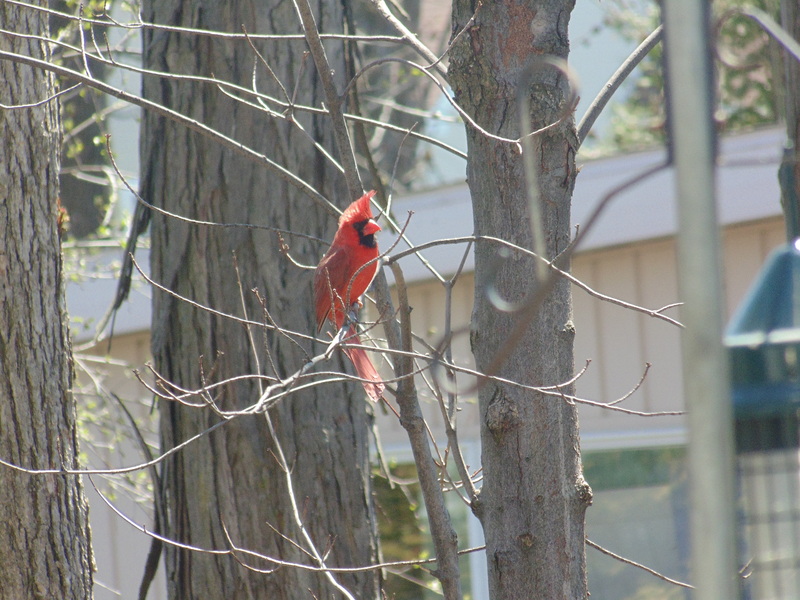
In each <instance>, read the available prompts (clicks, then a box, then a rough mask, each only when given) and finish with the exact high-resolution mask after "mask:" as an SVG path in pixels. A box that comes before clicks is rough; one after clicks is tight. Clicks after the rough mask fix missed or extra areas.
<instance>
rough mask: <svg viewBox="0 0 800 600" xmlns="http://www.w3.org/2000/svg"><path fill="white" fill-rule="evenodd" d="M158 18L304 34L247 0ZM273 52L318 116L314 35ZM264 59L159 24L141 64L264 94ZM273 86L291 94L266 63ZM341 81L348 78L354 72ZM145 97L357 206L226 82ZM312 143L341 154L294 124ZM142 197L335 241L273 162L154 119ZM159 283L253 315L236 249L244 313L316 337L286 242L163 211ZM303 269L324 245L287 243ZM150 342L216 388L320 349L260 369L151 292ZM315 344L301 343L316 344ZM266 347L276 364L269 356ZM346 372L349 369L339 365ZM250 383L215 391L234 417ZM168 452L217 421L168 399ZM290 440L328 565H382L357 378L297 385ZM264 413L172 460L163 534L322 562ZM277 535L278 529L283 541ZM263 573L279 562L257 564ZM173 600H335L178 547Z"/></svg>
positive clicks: (147, 83)
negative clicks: (306, 535) (308, 547)
mask: <svg viewBox="0 0 800 600" xmlns="http://www.w3.org/2000/svg"><path fill="white" fill-rule="evenodd" d="M314 10H315V13H316V15H317V23H318V27H319V29H320V30H324V31H325V32H327V33H330V32H336V31H338V32H341V30H342V23H343V18H342V14H341V11H342V5H341V4H339V3H330V2H315V3H314ZM142 16H143V18H144V20H145V21H150V22H154V23H161V24H168V25H179V26H183V27H191V28H199V29H213V30H222V31H229V32H239V31H241V28H242V24H244V25H245V26H246V28H247V31H248V32H250V33H287V32H297V31H298V30H299V27H298V17H297V13H296V11H295V9H294V7H293V5H292V3H278V2H270V3H259V2H254V1H250V0H240V1H237V2H217V1H214V0H207V1H200V2H193V3H191V6H189V5H187V4H186V3H185V2H182V1H180V0H168V1H164V0H150V1H146V2H144V3H143V13H142ZM258 48H259V51H260V52H261V53H262V54H263V56H264V58H265V59H266V61H267V62H268V64H269V65H270V67H271V69H272V70H273V71H274V72H275V74H276V75H277V77H278V78H280V80H281V82H282V83H283V85H284V86H285V87H286V89H287V90H288V94H289V95H290V96H291V95H292V94H293V91H294V89H295V87H296V88H297V98H296V100H297V102H298V103H300V104H304V105H315V106H320V104H321V102H320V100H321V98H322V91H321V89H320V87H319V80H318V78H317V76H316V73H315V70H314V66H313V64H312V63H311V61H310V60H307V61H305V63H304V56H303V53H304V51H305V50H306V45H305V43H304V42H302V41H292V42H287V41H269V42H259V43H258ZM326 50H327V55H328V58H329V60H330V62H331V65H332V69H333V70H334V71H335V76H336V77H337V78H341V77H342V76H343V74H344V73H345V64H344V58H343V57H344V52H343V47H342V44H341V42H336V43H327V42H326ZM253 63H254V54H253V51H252V50H251V49H250V47H249V45H248V43H247V42H246V41H244V40H238V41H232V40H220V39H214V38H209V37H204V36H200V35H192V34H186V33H177V32H167V31H154V30H145V32H144V65H145V67H146V68H151V69H157V70H162V71H168V72H172V73H183V74H196V75H201V76H206V77H209V76H212V75H213V76H215V77H218V78H220V79H225V80H228V81H233V82H235V83H238V84H239V85H243V86H249V85H250V84H251V78H252V73H253ZM258 79H259V89H260V90H261V91H263V92H265V93H267V94H271V95H273V96H277V97H282V94H283V92H281V90H280V89H279V88H278V86H277V85H276V84H275V81H274V79H272V78H271V77H270V75H268V74H267V73H266V71H265V69H264V68H263V67H262V66H259V67H258ZM340 80H341V79H340ZM143 93H144V96H145V97H146V98H147V99H149V100H154V101H156V102H159V103H162V104H165V105H167V106H169V107H170V108H173V109H176V110H178V111H180V112H182V113H184V114H186V115H189V116H191V117H193V118H195V119H197V120H199V121H202V122H203V123H205V124H206V125H209V126H211V127H213V128H215V129H217V130H219V131H221V132H223V133H225V134H226V135H229V136H231V137H233V138H235V139H237V140H239V141H241V142H242V143H244V144H246V145H248V146H250V147H252V148H254V149H256V150H257V151H259V152H263V153H265V154H266V155H268V156H269V157H271V158H273V159H274V160H275V161H276V162H278V163H280V164H282V165H285V166H286V168H287V169H289V170H290V171H292V172H294V173H295V174H297V175H298V176H300V177H302V178H303V179H305V180H306V181H307V182H308V183H310V184H311V185H312V186H314V187H315V188H316V189H317V190H319V191H321V192H322V193H323V194H324V195H325V196H326V197H328V198H330V199H331V200H333V201H334V202H336V203H337V204H338V205H339V206H342V207H343V206H345V205H346V204H348V203H349V202H350V200H351V199H350V198H349V197H348V194H347V192H346V188H345V186H344V178H343V177H342V176H341V174H340V173H338V172H337V171H336V170H335V169H334V168H332V167H331V165H330V164H329V163H328V162H326V160H325V159H324V158H323V157H322V156H321V154H320V153H319V152H317V151H316V150H315V149H314V147H313V145H312V144H311V142H310V140H309V139H308V137H307V136H306V135H304V134H302V133H300V132H299V131H298V129H297V128H296V127H294V126H292V125H291V124H290V123H288V122H286V121H278V120H274V119H272V118H270V117H268V116H267V115H266V114H264V113H261V112H258V111H256V110H254V109H253V108H251V107H247V106H245V105H243V104H241V103H237V102H235V101H233V100H232V99H231V98H229V97H226V96H225V95H223V94H221V93H220V92H219V90H217V89H216V87H215V86H213V85H209V84H197V83H191V82H187V81H185V80H183V81H178V80H168V79H161V78H157V77H145V79H144V83H143ZM294 118H295V119H297V120H299V121H300V122H301V123H302V125H303V126H304V128H305V131H306V132H308V134H309V135H311V136H313V138H314V139H315V140H316V141H318V142H319V143H320V144H321V145H322V146H324V147H325V148H327V149H328V150H329V151H330V152H333V154H336V153H335V151H333V147H334V144H333V135H332V131H331V128H330V126H329V123H328V122H327V121H326V119H325V118H324V117H321V116H317V117H314V118H311V117H309V116H308V115H305V114H303V113H300V112H298V113H296V114H295V115H294ZM142 140H143V142H142V149H141V153H142V165H143V179H142V184H141V188H142V196H143V197H144V198H145V199H146V200H148V201H151V202H153V203H155V204H157V205H159V206H161V207H163V208H165V209H167V210H169V211H171V212H174V213H177V214H180V215H184V216H187V217H191V218H195V219H202V220H206V221H216V222H220V223H252V224H260V225H267V226H270V227H277V228H281V229H284V230H291V231H297V232H302V233H306V234H310V235H312V236H318V237H319V238H321V239H331V238H332V237H333V232H334V230H335V227H336V220H335V218H333V217H331V215H329V214H328V213H327V212H326V211H325V210H323V209H321V208H320V207H319V206H318V205H316V204H315V203H314V202H313V201H312V200H311V199H310V198H309V197H308V196H306V195H304V194H302V193H300V192H298V191H297V190H296V189H295V188H293V187H292V186H290V185H288V184H287V183H286V182H285V181H283V180H282V179H280V178H279V177H277V176H275V175H274V174H273V173H271V172H270V171H269V170H268V169H266V168H265V167H264V166H262V165H256V164H254V163H251V162H249V161H247V159H244V158H242V157H241V156H239V155H236V154H234V153H232V152H231V151H229V150H226V149H224V148H223V147H221V146H220V145H219V144H217V143H215V142H210V141H208V140H206V139H204V138H202V137H201V136H199V135H197V134H195V133H192V132H190V131H188V130H186V129H185V128H183V127H182V126H178V125H175V124H173V123H171V122H169V121H167V120H165V119H163V118H161V117H158V116H154V115H152V114H146V115H145V116H144V119H143V128H142ZM151 239H152V254H151V269H152V275H153V277H154V278H155V279H156V280H157V281H158V282H159V283H161V284H163V285H164V286H166V287H168V288H169V289H171V290H174V291H175V292H177V293H178V294H181V295H183V296H186V297H188V298H191V299H192V300H194V301H197V302H199V303H200V304H203V305H206V306H210V307H213V308H215V309H216V310H220V311H224V312H227V313H232V314H235V315H238V316H240V317H241V316H243V310H242V303H243V301H242V299H241V298H240V292H239V283H238V281H237V274H236V272H235V271H234V254H235V255H236V258H237V260H238V270H239V277H240V278H241V287H242V289H243V295H244V303H245V304H246V306H247V311H248V316H249V318H251V319H255V320H259V321H260V320H262V319H264V318H265V316H264V312H263V310H262V308H261V306H259V304H258V302H256V298H255V296H254V294H253V293H252V292H251V290H252V289H253V288H257V289H258V291H259V293H260V294H261V296H262V297H263V298H264V300H265V306H266V308H267V309H268V310H269V311H270V315H271V317H272V318H273V319H275V321H276V322H277V323H278V324H279V325H281V326H282V327H286V328H289V329H291V330H295V331H299V332H304V333H307V334H313V333H314V330H315V325H314V316H313V315H314V311H313V309H312V305H311V277H312V276H311V273H312V272H311V271H304V270H301V269H299V268H297V267H296V266H294V265H292V264H291V263H290V262H289V261H288V260H287V259H286V258H285V257H284V256H283V255H282V254H281V252H280V248H279V243H278V239H277V236H276V234H275V233H273V232H265V231H257V230H253V229H247V228H243V227H240V228H225V229H223V228H212V227H206V226H198V225H190V224H187V223H185V222H181V221H179V220H176V219H172V218H166V217H164V216H163V215H159V214H155V213H154V214H153V217H152V232H151ZM286 241H287V242H288V243H289V244H290V245H291V254H292V256H293V258H295V259H296V260H298V261H299V262H300V263H304V264H307V265H314V264H316V262H317V261H318V259H319V257H320V256H321V255H322V254H323V252H324V251H325V247H324V246H323V245H321V244H319V243H316V242H313V241H309V240H308V239H306V238H302V237H291V236H287V237H286ZM153 311H154V313H153V328H152V331H153V336H154V337H153V342H152V349H153V354H154V358H155V364H156V368H157V369H158V371H159V373H160V374H162V375H163V376H164V377H165V378H167V379H168V380H170V381H173V382H175V383H176V384H178V385H180V386H182V387H183V388H187V389H193V388H198V387H200V386H202V384H203V379H202V377H203V375H205V377H207V379H208V381H209V382H210V381H220V380H223V379H226V378H228V377H233V376H239V375H246V374H254V373H258V372H263V373H266V374H269V375H275V372H274V371H275V370H277V374H278V376H280V377H285V376H286V375H288V374H290V373H292V372H293V371H295V370H296V369H298V368H299V367H300V366H301V365H302V364H303V362H304V361H305V360H306V358H307V357H306V354H305V352H311V351H312V350H313V351H314V352H318V351H320V350H321V348H320V347H319V346H317V347H315V348H312V347H311V345H310V344H309V343H308V342H307V341H305V340H300V344H299V345H296V344H295V342H294V341H292V340H290V339H288V338H287V337H284V336H283V335H281V334H278V333H275V332H274V331H269V332H265V331H263V330H261V329H258V328H256V329H255V330H254V332H253V337H254V340H255V346H256V349H255V351H256V353H257V354H258V361H256V359H255V358H254V355H253V352H254V351H253V348H251V346H250V341H249V339H248V335H247V332H246V331H245V329H244V328H243V326H242V325H241V324H240V323H235V322H232V321H230V320H228V319H225V318H221V317H219V316H215V315H212V314H210V313H208V312H204V311H203V310H199V309H197V308H195V307H192V306H190V305H188V304H186V303H184V302H181V301H178V300H176V299H174V298H173V297H171V296H169V295H167V294H165V293H161V292H158V291H154V298H153ZM301 346H302V348H301ZM265 349H267V350H268V352H269V357H267V356H266V354H265ZM336 368H344V367H343V365H342V364H341V363H339V364H338V365H336ZM258 396H259V394H258V388H257V386H256V384H255V383H254V381H252V380H247V381H245V380H242V381H239V382H237V383H234V384H229V385H226V386H224V387H223V388H222V389H218V390H216V392H215V400H216V401H217V402H218V403H219V404H220V405H221V406H222V407H223V408H224V409H226V410H231V409H237V408H243V407H245V406H247V405H249V404H251V403H253V402H254V401H255V400H256V399H257V398H258ZM160 406H161V430H162V442H163V447H164V449H167V448H171V447H173V446H174V445H175V444H177V443H179V442H182V441H184V440H186V439H187V438H189V437H190V436H193V435H195V434H196V433H198V432H200V431H203V430H205V429H206V428H207V427H209V426H210V425H212V424H214V423H216V422H217V421H218V418H217V417H216V416H214V415H213V414H212V412H211V411H210V410H207V409H203V408H187V407H185V406H181V405H179V404H177V403H176V402H165V401H161V403H160ZM271 415H272V419H273V422H274V423H275V427H276V429H277V432H278V437H279V438H280V443H281V444H282V446H283V450H284V452H285V454H286V457H287V460H288V462H289V465H290V467H291V469H292V471H291V473H292V477H293V484H294V486H295V491H296V496H297V501H298V503H299V505H300V510H301V511H302V515H303V518H304V519H305V523H306V525H307V527H308V529H309V531H310V533H311V536H312V537H313V539H314V540H315V542H316V545H317V547H318V548H319V550H320V552H321V553H322V552H325V551H326V550H328V549H330V554H329V556H328V558H327V564H328V565H329V566H351V565H366V564H370V562H372V561H374V560H376V558H377V537H376V525H375V520H374V515H373V512H372V499H371V487H370V485H371V484H370V479H369V463H368V459H369V456H368V439H367V431H368V428H367V425H368V422H367V416H366V412H365V402H364V397H363V391H362V389H361V386H360V385H357V384H356V385H351V384H347V385H344V384H333V385H328V386H326V387H323V388H319V387H318V388H315V389H312V390H307V391H302V392H297V393H295V394H293V395H292V396H291V397H289V398H286V399H285V400H283V402H282V404H281V405H280V406H279V407H278V408H276V409H275V410H273V411H271ZM275 455H276V452H275V447H274V441H273V440H272V439H271V438H270V435H269V433H268V431H267V428H266V426H265V421H264V418H263V417H247V418H241V419H239V420H237V421H234V422H232V423H229V424H227V425H226V426H225V427H223V428H221V429H218V430H216V431H215V432H213V433H211V434H210V435H208V436H206V437H204V438H203V439H201V440H200V441H198V442H196V443H194V444H192V445H190V446H189V447H187V448H185V449H184V450H182V451H181V452H179V453H177V454H176V455H175V456H174V457H172V458H171V459H170V460H169V461H168V462H167V463H166V464H165V466H164V472H163V477H162V479H163V482H164V483H163V490H162V497H163V503H164V507H165V509H166V511H165V517H166V519H165V523H164V534H165V535H167V536H168V537H170V538H173V539H176V540H179V541H181V542H188V543H191V544H194V545H196V546H200V547H205V548H217V549H219V548H227V547H228V543H227V541H226V535H225V533H224V531H223V525H224V527H226V528H227V531H228V532H229V534H230V536H231V538H232V539H233V541H234V542H235V543H236V544H237V545H238V546H240V547H244V548H247V549H250V550H254V551H257V552H261V553H264V554H268V555H272V556H276V557H280V558H281V559H284V560H289V561H296V562H303V563H307V564H308V563H310V562H311V561H310V560H309V558H308V556H306V555H304V554H303V553H302V552H300V551H298V550H297V549H296V548H295V547H294V546H293V544H292V543H290V542H288V541H287V540H285V539H282V538H281V537H280V535H278V534H277V533H276V531H277V532H280V533H282V534H284V535H286V536H288V538H289V539H291V540H296V541H298V542H300V543H302V538H301V535H300V533H299V532H298V530H297V528H296V527H295V525H294V523H293V519H292V511H291V508H290V506H289V501H288V495H287V485H286V480H285V476H284V473H283V472H282V471H281V470H280V468H279V467H278V465H277V462H276V459H275ZM273 528H274V530H273ZM248 562H250V563H253V564H254V566H257V567H260V568H271V567H274V565H271V564H267V563H259V562H258V561H254V559H249V561H248ZM166 568H167V578H168V586H169V595H170V597H171V598H250V599H255V598H269V599H271V600H272V599H280V598H301V597H302V598H311V597H316V598H330V597H332V594H333V591H332V588H331V584H330V583H329V582H327V581H326V579H325V577H324V576H323V575H322V574H320V573H315V572H311V571H307V570H300V569H295V568H287V567H284V568H280V569H278V570H276V572H274V573H273V574H270V575H265V574H256V573H253V572H250V571H247V570H245V569H244V568H242V567H241V566H240V565H238V564H237V563H236V562H235V561H234V560H233V559H232V558H231V557H230V556H211V555H204V554H199V553H194V552H190V551H186V550H180V549H177V548H174V547H170V546H167V549H166ZM337 577H338V578H339V580H340V581H341V582H342V583H343V584H344V585H345V586H346V587H347V588H348V589H349V590H351V591H352V593H353V594H354V595H355V596H356V597H358V598H376V597H377V596H378V593H379V586H380V576H379V574H378V573H376V572H361V573H353V574H347V575H337Z"/></svg>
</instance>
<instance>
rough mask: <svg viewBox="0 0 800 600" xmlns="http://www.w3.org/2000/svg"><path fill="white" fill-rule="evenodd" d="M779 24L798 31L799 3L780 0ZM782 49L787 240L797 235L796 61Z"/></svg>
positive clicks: (799, 77)
mask: <svg viewBox="0 0 800 600" xmlns="http://www.w3.org/2000/svg"><path fill="white" fill-rule="evenodd" d="M781 25H782V26H783V28H784V29H785V30H786V31H788V32H789V34H790V35H791V36H792V37H793V38H794V39H798V37H797V36H798V35H800V7H798V6H797V2H796V1H795V0H782V1H781ZM781 50H782V59H783V69H784V85H783V93H784V95H785V107H786V108H785V111H786V112H785V115H784V118H785V121H786V138H787V140H789V147H788V149H787V153H786V155H785V157H784V161H785V162H784V164H783V166H782V172H781V177H780V179H781V204H782V205H783V212H784V213H785V214H786V227H787V233H788V237H789V239H790V240H791V239H792V238H794V237H797V236H800V161H798V160H797V157H798V153H800V63H799V62H798V61H797V59H796V58H795V57H793V56H792V55H790V54H789V53H788V52H786V51H784V50H783V49H781Z"/></svg>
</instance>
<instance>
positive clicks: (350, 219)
mask: <svg viewBox="0 0 800 600" xmlns="http://www.w3.org/2000/svg"><path fill="white" fill-rule="evenodd" d="M375 193H376V192H375V190H372V191H369V192H367V193H366V194H364V195H363V196H361V198H359V199H358V200H356V201H355V202H353V203H352V204H351V205H350V206H348V207H347V210H345V211H344V212H343V213H342V216H341V217H339V225H340V226H341V225H342V223H358V222H359V221H366V220H368V219H371V218H372V206H370V203H369V201H370V200H371V199H372V197H373V196H374V195H375Z"/></svg>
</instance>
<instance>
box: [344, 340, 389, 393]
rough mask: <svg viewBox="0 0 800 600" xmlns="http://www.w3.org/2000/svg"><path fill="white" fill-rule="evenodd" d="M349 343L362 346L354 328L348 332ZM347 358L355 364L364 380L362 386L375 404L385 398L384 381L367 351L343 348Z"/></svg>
mask: <svg viewBox="0 0 800 600" xmlns="http://www.w3.org/2000/svg"><path fill="white" fill-rule="evenodd" d="M347 341H348V342H350V343H351V344H360V343H361V340H360V339H359V337H358V334H357V333H356V330H355V329H354V328H353V327H350V328H349V329H348V330H347ZM342 349H343V350H344V353H345V354H346V355H347V358H349V359H350V361H351V362H352V363H353V366H354V367H355V368H356V373H357V374H358V376H359V377H360V378H361V379H362V380H363V381H362V382H361V384H362V385H363V386H364V391H365V392H367V396H369V399H370V400H372V401H373V402H377V401H378V400H380V399H381V396H383V390H384V389H386V386H385V385H384V383H383V381H382V380H381V378H380V375H378V371H377V370H376V369H375V365H373V364H372V361H371V360H370V358H369V354H367V352H366V350H364V349H363V348H342Z"/></svg>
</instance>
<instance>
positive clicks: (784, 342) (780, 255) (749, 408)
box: [725, 240, 800, 419]
mask: <svg viewBox="0 0 800 600" xmlns="http://www.w3.org/2000/svg"><path fill="white" fill-rule="evenodd" d="M725 345H726V346H727V347H728V350H729V353H730V360H731V376H732V381H731V383H732V386H731V387H732V393H733V406H734V414H735V416H736V418H737V419H742V418H759V417H770V416H778V415H782V414H787V413H795V414H796V413H797V411H798V410H800V240H796V241H795V242H794V243H792V244H787V245H786V246H783V247H781V248H779V249H777V250H776V251H775V252H773V253H772V255H770V257H769V258H768V259H767V263H766V264H765V266H764V268H763V269H762V271H761V274H760V276H759V277H758V279H757V280H756V282H755V283H754V284H753V287H752V288H751V289H750V291H749V292H748V294H747V296H746V297H745V299H744V301H743V302H742V304H741V306H740V307H739V309H738V311H737V312H736V314H735V315H734V316H733V318H732V319H731V321H730V324H729V325H728V329H727V331H726V333H725Z"/></svg>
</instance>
